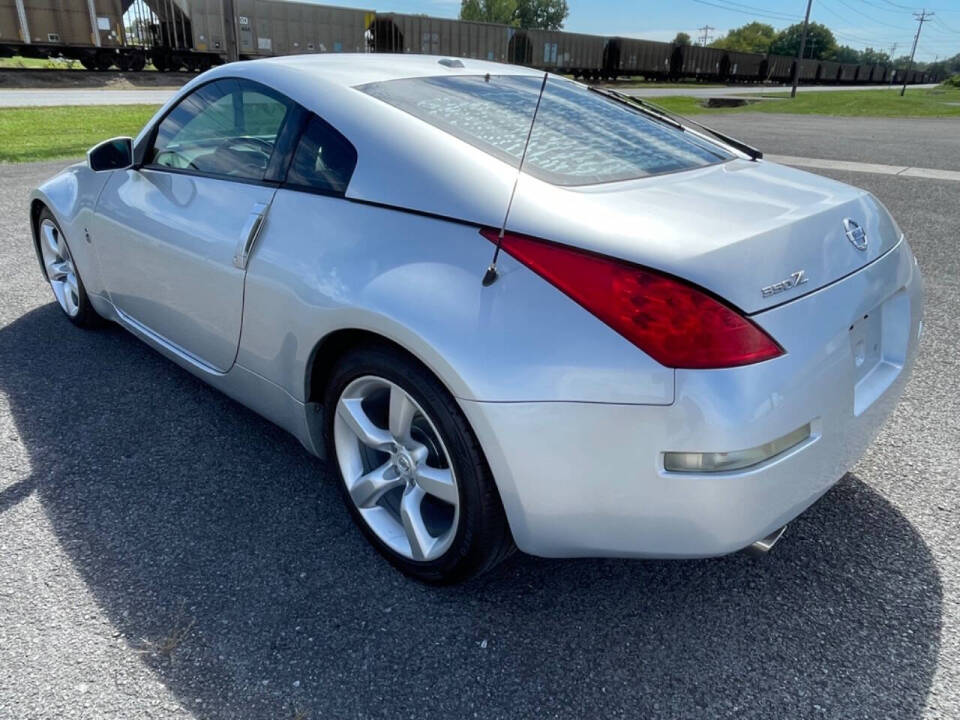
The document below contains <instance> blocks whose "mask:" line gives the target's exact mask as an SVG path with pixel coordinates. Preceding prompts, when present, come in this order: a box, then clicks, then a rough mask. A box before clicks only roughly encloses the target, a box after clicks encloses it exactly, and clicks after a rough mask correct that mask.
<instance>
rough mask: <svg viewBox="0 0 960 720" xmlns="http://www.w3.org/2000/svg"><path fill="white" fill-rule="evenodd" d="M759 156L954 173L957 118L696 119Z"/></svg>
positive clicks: (958, 162)
mask: <svg viewBox="0 0 960 720" xmlns="http://www.w3.org/2000/svg"><path fill="white" fill-rule="evenodd" d="M694 119H695V120H697V121H698V122H702V123H704V124H705V125H709V126H710V127H713V128H716V129H717V130H720V131H722V132H726V133H730V134H731V135H733V136H734V137H738V138H740V139H742V140H745V141H746V142H749V143H752V144H754V145H755V146H756V147H758V148H760V149H761V150H763V151H764V152H768V153H775V154H778V155H796V156H798V157H812V158H828V159H832V160H853V161H858V162H869V163H883V164H886V165H907V166H912V167H924V168H937V169H940V170H960V118H957V117H953V118H849V117H822V116H816V115H780V114H767V113H737V114H736V115H722V114H715V115H697V116H696V117H695V118H694Z"/></svg>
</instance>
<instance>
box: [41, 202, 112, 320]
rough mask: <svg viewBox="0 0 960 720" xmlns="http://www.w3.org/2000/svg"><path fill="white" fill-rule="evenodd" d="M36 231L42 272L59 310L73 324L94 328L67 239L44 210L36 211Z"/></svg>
mask: <svg viewBox="0 0 960 720" xmlns="http://www.w3.org/2000/svg"><path fill="white" fill-rule="evenodd" d="M37 230H38V233H37V235H38V238H37V239H38V242H39V243H40V257H41V258H43V269H44V272H45V273H46V275H47V281H48V282H49V283H50V288H51V289H52V290H53V296H54V297H55V298H56V299H57V304H58V305H60V309H61V310H63V312H64V314H65V315H66V316H67V317H68V318H69V319H70V322H72V323H73V324H75V325H79V326H80V327H92V326H95V325H98V324H99V322H100V316H99V315H97V312H96V310H94V309H93V306H92V305H91V304H90V299H89V298H88V297H87V290H86V288H85V287H84V286H83V280H81V279H80V273H79V272H78V271H77V267H76V265H75V264H74V262H73V255H72V254H71V252H70V246H69V245H67V238H66V236H65V235H64V234H63V231H62V230H61V229H60V225H59V224H58V223H57V221H56V220H55V219H54V217H53V215H52V214H51V213H50V211H49V210H47V209H46V208H44V209H43V210H42V211H41V212H40V217H39V218H38V225H37Z"/></svg>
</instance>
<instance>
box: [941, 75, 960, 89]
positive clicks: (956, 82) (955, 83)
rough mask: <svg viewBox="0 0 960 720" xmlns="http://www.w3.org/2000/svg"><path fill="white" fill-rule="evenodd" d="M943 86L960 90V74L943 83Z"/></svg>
mask: <svg viewBox="0 0 960 720" xmlns="http://www.w3.org/2000/svg"><path fill="white" fill-rule="evenodd" d="M943 84H944V85H946V86H948V87H955V88H960V74H958V75H954V76H952V77H948V78H947V79H946V80H944V81H943Z"/></svg>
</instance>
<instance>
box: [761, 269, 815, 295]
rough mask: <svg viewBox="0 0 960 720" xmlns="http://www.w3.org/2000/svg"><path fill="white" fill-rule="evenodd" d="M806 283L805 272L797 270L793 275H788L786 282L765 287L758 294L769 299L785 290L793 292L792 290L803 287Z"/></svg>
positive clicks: (782, 281)
mask: <svg viewBox="0 0 960 720" xmlns="http://www.w3.org/2000/svg"><path fill="white" fill-rule="evenodd" d="M806 281H807V272H806V270H797V271H796V272H795V273H790V277H788V278H787V279H786V280H781V281H780V282H776V283H774V284H773V285H767V286H766V287H765V288H760V293H761V294H762V295H763V296H764V297H770V296H771V295H776V294H778V293H782V292H786V291H787V290H793V288H795V287H797V286H799V285H803V284H804V283H805V282H806Z"/></svg>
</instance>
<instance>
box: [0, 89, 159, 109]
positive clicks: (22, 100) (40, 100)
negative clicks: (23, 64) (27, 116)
mask: <svg viewBox="0 0 960 720" xmlns="http://www.w3.org/2000/svg"><path fill="white" fill-rule="evenodd" d="M175 92H176V90H101V89H98V88H64V89H59V90H49V89H43V90H0V107H39V106H52V105H161V104H163V103H165V102H166V101H167V100H169V99H170V98H171V97H172V96H173V94H174V93H175Z"/></svg>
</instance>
